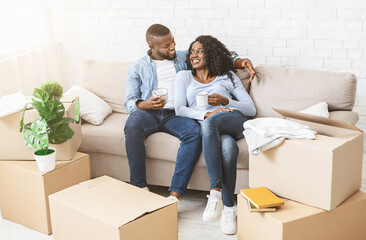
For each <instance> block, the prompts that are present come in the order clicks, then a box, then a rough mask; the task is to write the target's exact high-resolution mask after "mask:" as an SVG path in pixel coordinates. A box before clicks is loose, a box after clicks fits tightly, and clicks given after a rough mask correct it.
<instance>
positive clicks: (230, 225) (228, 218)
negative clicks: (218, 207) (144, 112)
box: [221, 206, 236, 234]
mask: <svg viewBox="0 0 366 240" xmlns="http://www.w3.org/2000/svg"><path fill="white" fill-rule="evenodd" d="M221 230H222V231H223V232H224V233H225V234H235V233H236V209H235V207H226V206H225V207H224V210H222V215H221Z"/></svg>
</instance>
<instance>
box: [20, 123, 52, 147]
mask: <svg viewBox="0 0 366 240" xmlns="http://www.w3.org/2000/svg"><path fill="white" fill-rule="evenodd" d="M27 125H28V126H29V124H26V125H25V126H27ZM47 132H48V126H47V122H46V121H45V120H44V119H42V118H37V119H36V120H35V121H34V122H33V123H32V124H31V125H30V128H29V127H25V128H24V136H23V138H24V143H25V145H26V146H27V147H29V148H33V149H39V148H45V147H48V145H49V141H48V133H47Z"/></svg>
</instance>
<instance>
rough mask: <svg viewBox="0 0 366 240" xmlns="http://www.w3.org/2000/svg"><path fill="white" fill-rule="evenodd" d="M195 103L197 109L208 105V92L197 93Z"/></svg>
mask: <svg viewBox="0 0 366 240" xmlns="http://www.w3.org/2000/svg"><path fill="white" fill-rule="evenodd" d="M196 103H197V106H198V107H205V106H207V105H208V92H197V93H196Z"/></svg>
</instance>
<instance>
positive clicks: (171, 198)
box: [166, 195, 179, 208]
mask: <svg viewBox="0 0 366 240" xmlns="http://www.w3.org/2000/svg"><path fill="white" fill-rule="evenodd" d="M166 198H167V199H170V200H173V201H174V202H176V203H177V205H178V208H179V199H178V198H177V197H175V196H172V195H170V196H169V197H166Z"/></svg>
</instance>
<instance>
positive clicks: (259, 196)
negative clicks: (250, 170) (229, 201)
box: [240, 187, 284, 208]
mask: <svg viewBox="0 0 366 240" xmlns="http://www.w3.org/2000/svg"><path fill="white" fill-rule="evenodd" d="M240 193H241V194H242V195H243V196H244V197H245V198H246V199H248V200H249V201H250V202H251V203H252V204H253V205H254V206H255V207H256V208H268V207H278V206H281V205H283V204H284V202H283V201H282V200H281V199H279V198H278V197H277V196H276V195H274V194H273V193H272V192H271V191H270V190H268V189H267V188H266V187H258V188H247V189H241V190H240Z"/></svg>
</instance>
